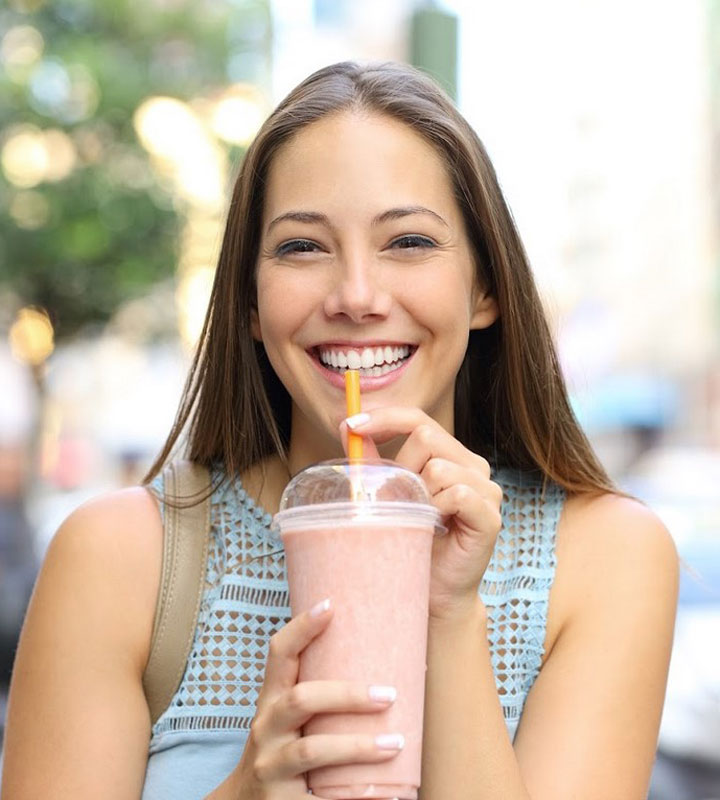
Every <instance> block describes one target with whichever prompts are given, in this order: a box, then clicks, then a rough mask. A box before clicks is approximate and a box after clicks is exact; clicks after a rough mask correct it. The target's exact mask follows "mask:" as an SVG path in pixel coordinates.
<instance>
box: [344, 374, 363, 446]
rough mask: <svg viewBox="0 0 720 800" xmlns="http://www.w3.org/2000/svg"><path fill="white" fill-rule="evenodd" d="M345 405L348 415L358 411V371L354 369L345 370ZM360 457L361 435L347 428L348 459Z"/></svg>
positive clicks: (350, 415)
mask: <svg viewBox="0 0 720 800" xmlns="http://www.w3.org/2000/svg"><path fill="white" fill-rule="evenodd" d="M345 405H346V408H347V415H348V417H352V416H353V415H354V414H359V413H360V373H359V372H358V371H357V370H356V369H348V370H346V371H345ZM362 457H363V440H362V436H360V434H359V433H353V431H351V430H350V429H349V428H348V458H349V459H350V461H357V460H358V459H360V458H362Z"/></svg>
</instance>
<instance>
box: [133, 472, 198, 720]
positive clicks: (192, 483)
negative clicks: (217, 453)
mask: <svg viewBox="0 0 720 800" xmlns="http://www.w3.org/2000/svg"><path fill="white" fill-rule="evenodd" d="M163 476H164V481H165V498H166V500H168V501H169V502H166V503H165V514H164V536H163V559H162V573H161V578H160V592H159V594H158V602H157V606H156V608H155V621H154V623H153V632H152V642H151V645H150V657H149V659H148V663H147V666H146V667H145V672H144V674H143V688H144V690H145V698H146V700H147V704H148V708H149V709H150V717H151V720H152V724H153V725H154V724H155V722H156V721H157V720H158V718H159V717H160V715H161V714H162V713H163V711H164V710H165V709H166V708H167V707H168V705H169V704H170V701H171V700H172V697H173V695H174V694H175V692H176V691H177V689H178V686H179V685H180V681H181V680H182V676H183V673H184V671H185V665H186V663H187V659H188V656H189V655H190V648H191V646H192V642H193V637H194V634H195V628H196V625H197V619H198V614H199V612H200V601H201V600H202V595H203V589H204V586H205V568H206V564H207V559H208V541H209V534H210V499H209V497H208V498H206V499H205V500H203V501H202V502H200V503H198V504H196V505H193V506H188V507H181V508H178V507H177V504H178V503H180V504H181V505H185V503H187V502H188V501H189V500H191V498H193V496H196V495H198V494H199V493H201V492H204V491H205V490H207V488H208V486H209V483H210V477H209V474H208V471H207V469H206V468H205V467H202V466H200V465H199V464H193V463H192V462H190V461H174V462H172V463H170V464H168V466H167V467H165V470H164V472H163Z"/></svg>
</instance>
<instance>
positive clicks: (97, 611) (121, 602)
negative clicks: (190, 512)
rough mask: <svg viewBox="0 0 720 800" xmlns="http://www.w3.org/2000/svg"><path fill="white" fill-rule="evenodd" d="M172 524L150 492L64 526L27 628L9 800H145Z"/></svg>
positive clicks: (85, 512) (14, 701) (90, 508)
mask: <svg viewBox="0 0 720 800" xmlns="http://www.w3.org/2000/svg"><path fill="white" fill-rule="evenodd" d="M161 552H162V523H161V520H160V515H159V512H158V510H157V507H156V505H155V502H154V500H153V499H152V498H151V497H150V495H149V494H148V493H147V492H146V491H145V490H144V489H140V488H136V489H128V490H124V491H122V492H117V493H115V494H112V495H109V496H107V497H103V498H100V499H98V500H94V501H92V502H90V503H88V504H86V505H84V506H82V507H81V508H79V509H78V510H77V511H75V512H74V513H73V514H72V515H71V516H70V517H69V518H68V519H67V520H66V522H65V523H64V524H63V525H62V526H61V528H60V530H59V531H58V533H57V534H56V536H55V538H54V539H53V541H52V543H51V545H50V548H49V550H48V554H47V557H46V559H45V563H44V565H43V568H42V570H41V573H40V576H39V578H38V582H37V585H36V587H35V591H34V594H33V598H32V600H31V603H30V608H29V610H28V615H27V618H26V620H25V625H24V628H23V632H22V636H21V640H20V645H19V649H18V654H17V659H16V662H15V669H14V675H13V681H12V686H11V691H10V701H9V708H8V725H7V735H6V740H5V763H4V773H3V786H2V800H31V798H32V799H33V800H34V798H38V797H43V798H46V799H47V800H63V799H64V798H68V800H69V798H73V799H75V798H78V797H102V798H104V799H105V800H131V799H132V800H137V798H138V797H139V796H140V794H141V791H142V784H143V779H144V775H145V766H146V763H147V751H148V741H149V736H150V719H149V713H148V709H147V705H146V703H145V697H144V694H143V690H142V683H141V680H142V672H143V669H144V667H145V662H146V661H147V657H148V649H149V644H150V637H151V633H152V622H153V615H154V609H155V603H156V598H157V591H158V586H159V576H160V561H161Z"/></svg>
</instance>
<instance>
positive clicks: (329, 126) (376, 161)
mask: <svg viewBox="0 0 720 800" xmlns="http://www.w3.org/2000/svg"><path fill="white" fill-rule="evenodd" d="M341 198H344V199H345V201H346V203H356V204H358V203H359V206H356V207H357V208H358V210H360V209H361V208H364V207H365V206H367V207H368V208H369V207H371V206H372V207H373V208H376V207H377V206H378V205H381V204H387V203H390V204H393V203H397V202H401V203H404V204H407V203H409V202H414V203H423V204H429V205H431V206H432V205H440V206H442V207H443V208H444V210H445V213H451V210H455V209H454V208H452V207H454V206H455V201H454V194H453V191H452V184H451V181H450V177H449V173H448V169H447V166H446V164H445V161H444V160H443V158H442V157H441V155H440V154H439V153H438V151H437V150H436V149H435V148H434V147H433V145H431V144H430V143H429V142H428V141H427V140H426V139H424V138H423V137H422V136H421V135H420V134H418V133H416V132H415V131H414V130H413V129H412V128H411V127H410V126H409V125H407V124H405V123H404V122H400V121H399V120H396V119H393V118H391V117H387V116H384V115H381V114H377V113H368V112H355V111H352V112H349V111H346V112H339V113H337V114H333V115H332V116H329V117H325V118H323V119H321V120H318V121H317V122H313V123H311V124H310V125H308V126H306V127H305V128H303V129H302V130H300V131H299V132H298V133H297V134H295V136H293V137H292V139H290V140H289V141H288V142H286V143H285V144H284V145H283V146H282V147H281V148H280V149H279V151H278V152H277V154H276V155H275V157H274V159H273V161H272V163H271V166H270V170H269V173H268V181H267V186H266V195H265V211H266V214H270V213H274V212H279V211H282V210H285V207H286V206H293V207H295V206H298V205H306V204H308V203H312V204H314V205H317V204H325V203H332V202H333V201H337V200H339V199H341Z"/></svg>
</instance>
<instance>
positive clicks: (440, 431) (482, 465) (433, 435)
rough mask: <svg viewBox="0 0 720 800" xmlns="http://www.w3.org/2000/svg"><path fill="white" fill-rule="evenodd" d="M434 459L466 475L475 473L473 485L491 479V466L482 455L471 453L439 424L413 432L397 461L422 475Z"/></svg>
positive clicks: (422, 427)
mask: <svg viewBox="0 0 720 800" xmlns="http://www.w3.org/2000/svg"><path fill="white" fill-rule="evenodd" d="M432 459H441V460H443V461H445V462H450V463H452V464H454V465H455V466H456V467H458V469H462V470H464V471H465V472H468V471H471V472H473V473H475V475H476V477H473V479H472V482H473V483H475V482H476V481H483V480H488V479H489V478H490V464H489V463H488V462H487V461H486V460H485V459H484V458H483V457H482V456H479V455H477V453H473V452H472V450H468V449H467V447H465V446H464V445H463V444H462V443H461V442H459V441H458V440H457V439H456V438H455V437H454V436H451V435H450V434H449V433H448V432H447V431H446V430H445V429H444V428H443V427H441V426H440V425H438V424H437V423H434V424H428V423H422V424H421V425H418V427H417V428H415V429H414V430H413V431H412V433H411V434H410V435H409V436H408V438H407V439H406V441H405V443H404V444H403V446H402V447H401V448H400V450H399V451H398V454H397V461H398V462H399V463H400V464H402V465H403V466H405V467H407V468H408V469H411V470H413V471H414V472H417V473H419V474H422V473H423V471H424V469H425V467H426V466H427V464H428V462H429V461H431V460H432Z"/></svg>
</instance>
